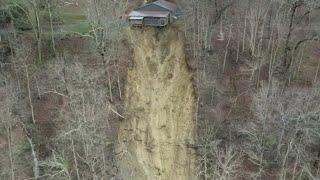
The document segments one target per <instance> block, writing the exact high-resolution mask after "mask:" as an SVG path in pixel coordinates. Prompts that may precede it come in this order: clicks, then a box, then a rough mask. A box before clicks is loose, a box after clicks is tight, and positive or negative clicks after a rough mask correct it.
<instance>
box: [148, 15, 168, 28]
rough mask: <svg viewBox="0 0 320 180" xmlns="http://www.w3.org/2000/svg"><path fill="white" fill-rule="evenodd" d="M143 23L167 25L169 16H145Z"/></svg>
mask: <svg viewBox="0 0 320 180" xmlns="http://www.w3.org/2000/svg"><path fill="white" fill-rule="evenodd" d="M143 24H144V25H146V26H165V25H167V24H168V17H166V18H155V17H145V18H144V20H143Z"/></svg>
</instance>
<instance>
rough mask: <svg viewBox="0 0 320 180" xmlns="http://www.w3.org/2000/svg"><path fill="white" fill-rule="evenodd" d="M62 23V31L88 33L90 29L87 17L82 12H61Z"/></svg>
mask: <svg viewBox="0 0 320 180" xmlns="http://www.w3.org/2000/svg"><path fill="white" fill-rule="evenodd" d="M61 19H62V22H63V24H62V25H61V28H62V31H66V32H67V33H68V32H77V33H81V34H84V33H88V32H89V31H90V29H91V26H90V24H89V22H88V21H87V17H86V16H85V15H83V14H74V13H61Z"/></svg>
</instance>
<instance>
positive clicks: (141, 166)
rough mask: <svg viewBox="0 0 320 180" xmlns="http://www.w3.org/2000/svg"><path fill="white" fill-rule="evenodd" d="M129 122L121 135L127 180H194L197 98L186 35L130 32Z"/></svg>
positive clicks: (122, 166)
mask: <svg viewBox="0 0 320 180" xmlns="http://www.w3.org/2000/svg"><path fill="white" fill-rule="evenodd" d="M129 35H130V39H131V40H132V45H133V48H134V66H133V68H132V69H130V70H129V71H128V84H127V89H126V110H127V112H126V118H125V120H123V121H122V122H121V125H120V131H119V144H120V145H119V166H120V169H121V174H122V176H123V178H124V179H139V180H142V179H150V180H151V179H152V180H156V179H163V180H170V179H183V180H186V179H194V178H193V177H192V176H194V174H195V173H194V169H195V157H194V156H195V153H194V150H193V149H192V148H191V147H192V146H193V144H194V134H195V123H194V114H195V97H194V89H193V85H192V81H191V73H190V72H189V71H188V68H187V64H186V60H185V54H184V45H183V36H182V32H179V31H178V30H177V29H176V28H174V27H171V28H166V29H160V30H159V29H153V28H146V29H132V30H130V32H129Z"/></svg>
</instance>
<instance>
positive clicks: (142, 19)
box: [129, 0, 180, 27]
mask: <svg viewBox="0 0 320 180" xmlns="http://www.w3.org/2000/svg"><path fill="white" fill-rule="evenodd" d="M179 14H180V13H179V9H178V7H177V5H176V4H174V3H171V2H168V1H165V0H157V1H154V2H151V3H147V4H144V5H143V6H141V7H139V8H137V9H135V10H133V11H131V12H130V14H129V22H130V24H131V25H132V26H155V27H164V26H166V25H168V24H170V23H172V22H173V21H174V20H175V19H177V17H178V15H179Z"/></svg>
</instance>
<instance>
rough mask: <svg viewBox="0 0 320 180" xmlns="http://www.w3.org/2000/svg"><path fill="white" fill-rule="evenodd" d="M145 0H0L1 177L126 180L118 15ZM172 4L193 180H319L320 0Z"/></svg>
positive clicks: (124, 45)
mask: <svg viewBox="0 0 320 180" xmlns="http://www.w3.org/2000/svg"><path fill="white" fill-rule="evenodd" d="M143 2H144V1H142V0H118V1H111V0H108V1H106V0H87V1H85V0H0V179H4V180H6V179H11V180H16V179H54V180H56V179H70V180H71V179H77V180H80V179H95V180H98V179H125V178H123V177H120V175H119V172H120V170H119V167H118V164H117V158H118V156H121V152H119V150H118V148H117V147H118V137H117V133H118V129H119V123H120V122H122V121H124V120H127V119H126V114H128V112H126V109H125V107H126V106H125V100H126V97H125V93H126V84H127V71H128V69H130V68H132V67H134V66H135V65H134V64H133V63H132V59H133V46H134V45H133V44H132V43H131V42H130V40H129V39H130V35H129V34H130V33H128V32H129V31H130V30H131V29H130V27H129V25H128V23H127V21H126V17H127V14H128V12H130V11H131V10H132V9H133V8H135V7H136V6H139V5H141V4H142V3H143ZM174 2H175V3H177V4H178V6H179V8H180V9H181V11H182V12H183V15H182V16H181V17H180V18H179V20H178V21H177V22H175V23H174V24H173V25H172V26H173V27H175V28H179V30H181V31H182V32H183V34H184V35H183V36H184V43H185V49H184V51H185V54H186V58H187V64H188V68H189V70H190V72H191V73H192V80H193V83H194V88H195V91H196V93H195V94H196V100H197V101H196V104H195V107H196V112H195V116H194V121H195V123H196V132H197V133H196V137H195V139H196V142H195V144H193V145H192V147H191V148H193V149H194V150H195V152H196V155H197V156H196V157H197V158H196V166H197V167H196V172H197V174H196V175H195V176H196V178H197V179H205V180H209V179H218V180H233V179H234V180H236V179H244V180H247V179H266V180H267V179H279V180H287V179H290V180H307V179H308V180H309V179H310V180H313V179H315V180H316V179H320V83H319V81H320V77H319V76H320V72H319V71H320V40H319V37H320V1H319V0H241V1H240V0H176V1H174ZM165 30H166V28H164V29H160V30H159V31H165ZM141 33H143V30H141ZM172 179H175V178H174V177H172Z"/></svg>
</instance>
